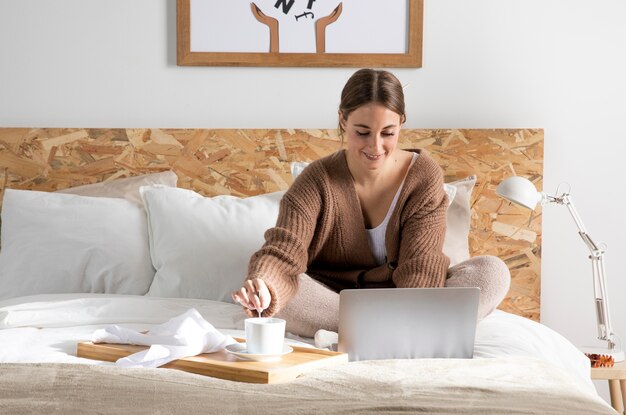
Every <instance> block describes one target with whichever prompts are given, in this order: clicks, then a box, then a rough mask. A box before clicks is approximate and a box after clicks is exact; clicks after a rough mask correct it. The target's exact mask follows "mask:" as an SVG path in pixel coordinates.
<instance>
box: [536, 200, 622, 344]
mask: <svg viewBox="0 0 626 415" xmlns="http://www.w3.org/2000/svg"><path fill="white" fill-rule="evenodd" d="M543 200H544V201H546V202H554V203H558V204H561V205H565V206H566V207H567V209H568V210H569V213H570V214H571V215H572V218H573V219H574V222H576V226H578V234H579V235H580V237H581V238H582V239H583V242H584V243H585V245H587V248H589V251H590V255H589V259H591V266H592V271H593V291H594V295H595V299H596V319H597V324H598V339H600V340H604V341H606V342H607V343H608V347H609V350H614V348H615V342H614V335H615V334H614V333H613V327H612V325H611V316H610V314H609V299H608V296H607V293H606V275H605V268H604V252H605V251H604V250H603V249H600V248H598V245H596V243H595V242H594V241H593V240H592V239H591V237H590V236H589V235H588V234H587V231H586V229H585V225H584V224H583V222H582V219H581V218H580V216H579V215H578V211H577V210H576V208H575V207H574V204H573V203H572V200H571V198H570V196H569V194H568V193H564V194H562V195H561V196H548V195H544V196H543Z"/></svg>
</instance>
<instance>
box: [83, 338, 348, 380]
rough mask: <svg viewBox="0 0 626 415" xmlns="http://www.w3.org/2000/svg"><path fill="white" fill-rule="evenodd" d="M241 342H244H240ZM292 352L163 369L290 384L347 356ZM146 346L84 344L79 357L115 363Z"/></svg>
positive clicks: (221, 355) (204, 358)
mask: <svg viewBox="0 0 626 415" xmlns="http://www.w3.org/2000/svg"><path fill="white" fill-rule="evenodd" d="M237 341H239V342H241V341H242V340H241V339H237ZM291 347H292V348H293V352H291V353H289V354H287V355H284V356H283V357H282V359H281V360H280V361H278V362H255V361H251V360H241V359H239V358H237V357H236V356H234V355H233V354H231V353H228V352H227V351H226V350H221V351H219V352H216V353H208V354H207V353H204V354H200V355H198V356H191V357H185V358H183V359H178V360H174V361H172V362H170V363H168V364H166V365H163V366H161V367H165V368H170V369H179V370H184V371H186V372H191V373H196V374H199V375H205V376H212V377H214V378H220V379H226V380H235V381H239V382H250V383H280V382H288V381H291V380H293V379H295V378H297V377H298V376H300V375H301V374H303V373H304V372H306V371H309V370H312V369H317V368H320V367H324V366H329V365H334V364H340V363H345V362H347V361H348V355H347V354H346V353H338V352H331V351H328V350H321V349H313V348H307V347H298V346H293V345H291ZM147 348H148V347H146V346H135V345H130V344H111V343H97V344H94V343H92V342H81V343H78V346H77V348H76V356H78V357H84V358H87V359H95V360H103V361H106V362H115V361H116V360H117V359H120V358H122V357H126V356H129V355H131V354H133V353H137V352H140V351H142V350H145V349H147Z"/></svg>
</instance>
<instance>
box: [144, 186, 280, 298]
mask: <svg viewBox="0 0 626 415" xmlns="http://www.w3.org/2000/svg"><path fill="white" fill-rule="evenodd" d="M140 193H141V196H142V198H143V201H144V205H145V207H146V211H147V212H148V223H149V235H150V253H151V255H152V263H153V264H154V267H155V268H156V275H155V277H154V281H153V282H152V285H151V286H150V290H149V291H148V295H150V296H155V297H185V298H206V299H209V300H218V301H229V302H232V299H231V297H230V293H231V291H233V290H235V289H237V288H239V287H241V284H242V283H243V281H244V280H245V278H246V276H247V273H248V262H249V261H250V257H251V256H252V254H253V253H254V252H256V251H257V250H258V249H259V248H261V246H262V245H263V243H264V241H265V240H264V233H265V231H266V230H267V229H269V228H271V227H273V226H274V225H275V224H276V219H277V218H278V209H279V205H280V199H281V197H282V196H283V194H284V193H285V192H275V193H268V194H264V195H259V196H252V197H247V198H238V197H233V196H216V197H212V198H207V197H203V196H202V195H200V194H198V193H195V192H193V191H191V190H186V189H180V188H169V187H163V186H145V187H142V188H141V189H140Z"/></svg>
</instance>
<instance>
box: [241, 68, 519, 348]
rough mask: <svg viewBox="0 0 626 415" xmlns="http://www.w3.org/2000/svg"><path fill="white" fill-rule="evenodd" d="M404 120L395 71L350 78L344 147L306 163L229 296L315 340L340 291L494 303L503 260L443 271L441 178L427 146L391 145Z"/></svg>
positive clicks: (334, 312) (502, 280) (488, 306)
mask: <svg viewBox="0 0 626 415" xmlns="http://www.w3.org/2000/svg"><path fill="white" fill-rule="evenodd" d="M405 121H406V113H405V107H404V94H403V91H402V85H401V84H400V82H399V81H398V79H397V78H396V77H395V76H393V75H392V74H391V73H389V72H386V71H377V70H371V69H361V70H359V71H357V72H356V73H354V74H353V75H352V76H351V77H350V79H349V80H348V82H347V83H346V85H345V86H344V89H343V91H342V93H341V103H340V106H339V130H340V132H341V136H342V140H343V139H344V138H345V141H346V143H347V149H346V150H340V151H338V152H336V153H334V154H332V155H330V156H327V157H324V158H322V159H320V160H317V161H315V162H313V163H311V164H310V165H309V166H308V167H307V168H306V169H305V170H304V171H303V172H302V173H301V174H300V175H299V176H298V178H297V179H296V180H295V181H294V183H293V184H292V186H291V188H290V189H289V190H288V191H287V193H286V194H285V195H284V197H283V199H282V201H281V206H280V213H279V215H278V220H277V223H276V226H275V227H274V228H272V229H270V230H268V231H267V232H266V234H265V239H266V242H265V244H264V245H263V247H262V248H261V249H260V250H259V251H257V252H256V253H255V254H254V255H253V256H252V258H251V259H250V264H249V268H248V277H247V280H246V281H245V282H244V284H243V286H242V287H241V289H239V290H237V291H234V292H233V293H232V297H233V299H234V300H235V301H237V302H239V303H241V304H242V305H243V306H244V307H245V308H246V311H247V313H248V314H249V315H256V313H257V312H258V313H259V314H261V312H262V315H263V316H272V315H277V316H279V317H281V318H284V319H285V320H287V330H288V331H290V332H292V333H295V334H299V335H301V336H306V337H312V336H313V335H314V334H315V332H316V331H317V330H319V329H326V330H330V331H337V327H338V309H339V294H338V292H339V291H340V290H342V289H345V288H374V287H376V288H381V287H387V288H391V287H414V288H415V287H443V286H444V285H445V286H455V287H458V286H469V287H480V288H481V296H480V297H481V298H480V305H479V312H478V314H479V319H481V318H483V317H484V316H486V315H487V314H489V313H490V312H491V311H493V310H494V309H495V307H496V306H497V305H498V304H499V303H500V301H501V300H502V299H503V298H504V296H505V294H506V292H507V291H508V288H509V282H510V275H509V271H508V268H507V267H506V265H505V264H504V263H503V262H502V261H501V260H500V259H498V258H496V257H492V256H482V257H475V258H472V259H470V260H467V261H465V262H462V263H460V264H458V265H456V266H454V267H452V268H450V269H448V266H449V264H450V261H449V259H448V258H447V257H446V256H445V255H444V253H443V252H442V249H443V243H444V235H445V230H446V208H447V206H448V200H447V196H446V193H445V192H444V190H443V174H442V171H441V169H440V167H439V166H438V165H437V164H436V163H435V162H434V161H433V160H432V159H431V158H430V156H429V155H428V153H427V152H426V151H424V150H401V149H399V148H398V147H397V144H398V136H399V133H400V128H401V126H402V124H404V122H405ZM253 310H256V311H253Z"/></svg>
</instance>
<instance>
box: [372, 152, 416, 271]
mask: <svg viewBox="0 0 626 415" xmlns="http://www.w3.org/2000/svg"><path fill="white" fill-rule="evenodd" d="M417 156H418V154H417V153H413V158H412V159H411V164H410V165H409V169H410V168H411V166H412V165H413V163H415V160H416V159H417ZM409 169H407V173H408V172H409ZM405 179H406V175H405V176H404V179H402V183H400V187H399V188H398V191H397V192H396V195H395V196H394V197H393V200H392V201H391V205H390V206H389V210H388V211H387V215H386V216H385V219H383V221H382V222H381V224H380V225H378V226H377V227H375V228H374V229H366V231H367V239H368V240H369V243H370V249H371V250H372V254H373V255H374V258H375V259H376V264H377V265H382V264H384V263H385V258H386V257H387V247H386V246H385V233H386V232H387V223H389V218H391V215H392V213H393V210H394V209H395V207H396V203H397V202H398V197H399V196H400V192H401V191H402V187H404V180H405Z"/></svg>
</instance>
